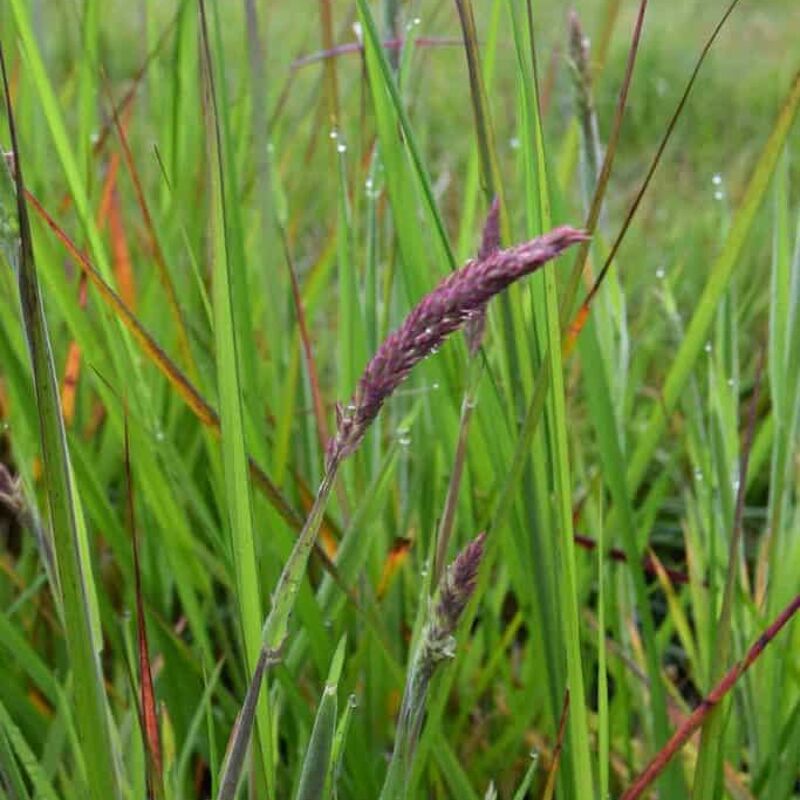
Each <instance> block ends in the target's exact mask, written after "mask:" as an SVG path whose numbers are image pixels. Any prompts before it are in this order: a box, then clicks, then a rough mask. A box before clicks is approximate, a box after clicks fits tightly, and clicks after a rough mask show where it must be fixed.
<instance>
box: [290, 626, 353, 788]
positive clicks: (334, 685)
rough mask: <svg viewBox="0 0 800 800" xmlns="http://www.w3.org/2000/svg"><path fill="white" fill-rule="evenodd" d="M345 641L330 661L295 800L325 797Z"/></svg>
mask: <svg viewBox="0 0 800 800" xmlns="http://www.w3.org/2000/svg"><path fill="white" fill-rule="evenodd" d="M345 642H346V639H345V638H344V637H342V640H341V641H340V642H339V646H338V647H337V648H336V652H335V653H334V655H333V659H332V661H331V668H330V671H329V672H328V679H327V680H326V681H325V688H324V689H323V691H322V699H321V700H320V702H319V708H318V709H317V716H316V718H315V720H314V728H313V729H312V731H311V738H310V739H309V742H308V747H307V748H306V757H305V759H304V761H303V771H302V773H301V775H300V783H299V784H298V786H297V792H296V793H295V800H319V799H320V798H322V797H324V796H325V786H326V784H328V782H329V780H330V777H331V774H332V771H333V744H334V738H335V736H336V715H337V700H336V692H337V689H338V686H339V677H340V675H341V674H342V664H343V662H344V652H345Z"/></svg>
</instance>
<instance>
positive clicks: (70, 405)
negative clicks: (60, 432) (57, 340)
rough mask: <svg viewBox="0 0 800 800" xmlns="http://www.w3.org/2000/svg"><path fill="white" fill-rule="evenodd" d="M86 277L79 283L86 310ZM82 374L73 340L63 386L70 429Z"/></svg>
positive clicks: (63, 408)
mask: <svg viewBox="0 0 800 800" xmlns="http://www.w3.org/2000/svg"><path fill="white" fill-rule="evenodd" d="M86 294H87V292H86V276H85V275H83V274H81V277H80V280H79V282H78V304H79V306H80V307H81V308H86ZM80 374H81V348H80V346H79V345H78V343H77V342H76V341H75V340H74V339H73V340H72V341H71V342H70V343H69V347H68V348H67V358H66V361H65V363H64V379H63V381H62V384H61V414H62V415H63V417H64V425H65V426H66V427H67V428H69V427H71V426H72V423H73V422H74V420H75V399H76V396H77V393H78V379H79V378H80Z"/></svg>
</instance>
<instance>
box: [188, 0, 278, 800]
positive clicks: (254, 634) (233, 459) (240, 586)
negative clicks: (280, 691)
mask: <svg viewBox="0 0 800 800" xmlns="http://www.w3.org/2000/svg"><path fill="white" fill-rule="evenodd" d="M200 13H201V23H202V30H203V41H204V47H205V57H206V62H205V65H206V69H207V79H208V81H209V90H210V93H211V98H212V113H213V119H212V120H211V126H212V127H211V131H209V142H212V141H213V142H215V144H214V145H213V146H212V149H211V155H212V158H210V159H209V165H210V173H211V174H212V175H213V174H215V173H216V175H217V177H216V179H213V178H212V186H214V194H213V197H214V206H215V212H216V213H215V217H216V225H215V234H214V239H215V249H216V257H217V259H218V261H217V264H216V270H215V277H214V286H213V304H214V306H213V307H214V334H215V339H216V359H217V391H218V393H219V398H220V421H221V448H222V461H223V467H224V476H225V497H226V502H227V510H228V520H227V524H228V533H229V536H230V545H229V546H230V552H231V554H232V557H233V565H234V571H235V579H236V598H237V605H238V611H239V625H240V630H241V635H242V642H243V649H244V654H245V663H246V665H247V674H248V676H251V675H253V674H254V672H255V669H256V665H257V663H258V659H259V652H260V649H261V621H262V610H261V592H260V588H259V578H258V571H257V569H256V565H257V553H256V547H255V531H254V526H253V509H252V498H251V495H250V482H249V479H248V464H247V454H246V451H245V437H244V419H243V403H242V392H241V386H242V384H241V380H240V377H241V372H240V363H241V362H240V359H239V352H238V351H239V347H240V338H241V336H240V334H239V330H240V329H239V327H238V325H237V324H235V322H234V299H233V297H232V287H233V285H234V284H235V282H236V281H235V279H234V274H235V273H239V274H241V273H242V271H243V267H244V265H243V261H242V260H241V250H240V248H239V247H237V246H236V245H235V242H240V241H241V235H242V231H241V219H240V217H239V215H238V214H233V215H231V209H232V207H233V206H235V205H236V204H237V202H238V201H237V199H236V195H235V191H234V188H235V183H234V184H233V186H231V184H230V183H229V180H230V179H231V177H230V175H229V174H228V172H227V170H228V169H229V168H230V167H231V165H232V154H231V143H230V137H229V135H228V134H227V133H226V132H223V128H224V126H223V122H222V120H221V119H220V115H219V106H218V105H217V99H216V90H215V85H216V82H215V80H214V76H213V69H214V67H213V63H214V61H215V62H216V63H217V64H219V65H220V68H221V67H222V64H223V63H224V61H223V59H222V50H221V47H222V45H221V41H220V28H219V18H218V16H216V14H215V17H214V46H215V56H216V58H215V59H214V61H212V60H211V52H210V47H211V44H210V39H209V32H208V27H207V22H206V16H205V7H204V5H203V3H202V2H201V4H200ZM222 82H223V83H224V79H223V81H222ZM256 721H257V742H258V751H257V752H259V759H260V761H261V769H263V771H264V776H265V778H266V781H267V791H268V792H269V793H270V794H271V793H272V792H273V791H274V785H275V783H274V782H275V774H274V765H273V762H272V745H271V723H270V712H269V704H268V700H267V696H266V693H265V694H264V695H262V697H261V698H260V700H259V702H258V704H257V711H256Z"/></svg>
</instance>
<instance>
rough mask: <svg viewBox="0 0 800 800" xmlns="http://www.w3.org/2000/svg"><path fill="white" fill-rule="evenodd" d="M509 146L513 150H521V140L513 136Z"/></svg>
mask: <svg viewBox="0 0 800 800" xmlns="http://www.w3.org/2000/svg"><path fill="white" fill-rule="evenodd" d="M508 146H509V147H510V148H511V149H512V150H519V139H518V138H517V137H516V136H513V137H512V138H511V139H509V140H508Z"/></svg>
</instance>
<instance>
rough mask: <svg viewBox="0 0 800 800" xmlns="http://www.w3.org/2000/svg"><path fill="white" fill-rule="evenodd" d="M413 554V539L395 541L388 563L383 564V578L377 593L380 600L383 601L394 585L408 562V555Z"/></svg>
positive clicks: (387, 558) (387, 557)
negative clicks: (400, 570)
mask: <svg viewBox="0 0 800 800" xmlns="http://www.w3.org/2000/svg"><path fill="white" fill-rule="evenodd" d="M409 552H411V539H395V540H394V543H393V544H392V546H391V548H390V549H389V553H388V555H387V556H386V561H384V562H383V570H382V571H381V578H380V580H379V581H378V588H377V590H376V592H375V594H376V595H377V598H378V600H382V599H383V597H384V596H385V595H386V592H387V591H388V590H389V586H391V584H392V580H393V579H394V576H395V575H396V574H397V571H398V570H399V569H400V567H402V566H403V564H405V563H406V561H407V560H408V554H409Z"/></svg>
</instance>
